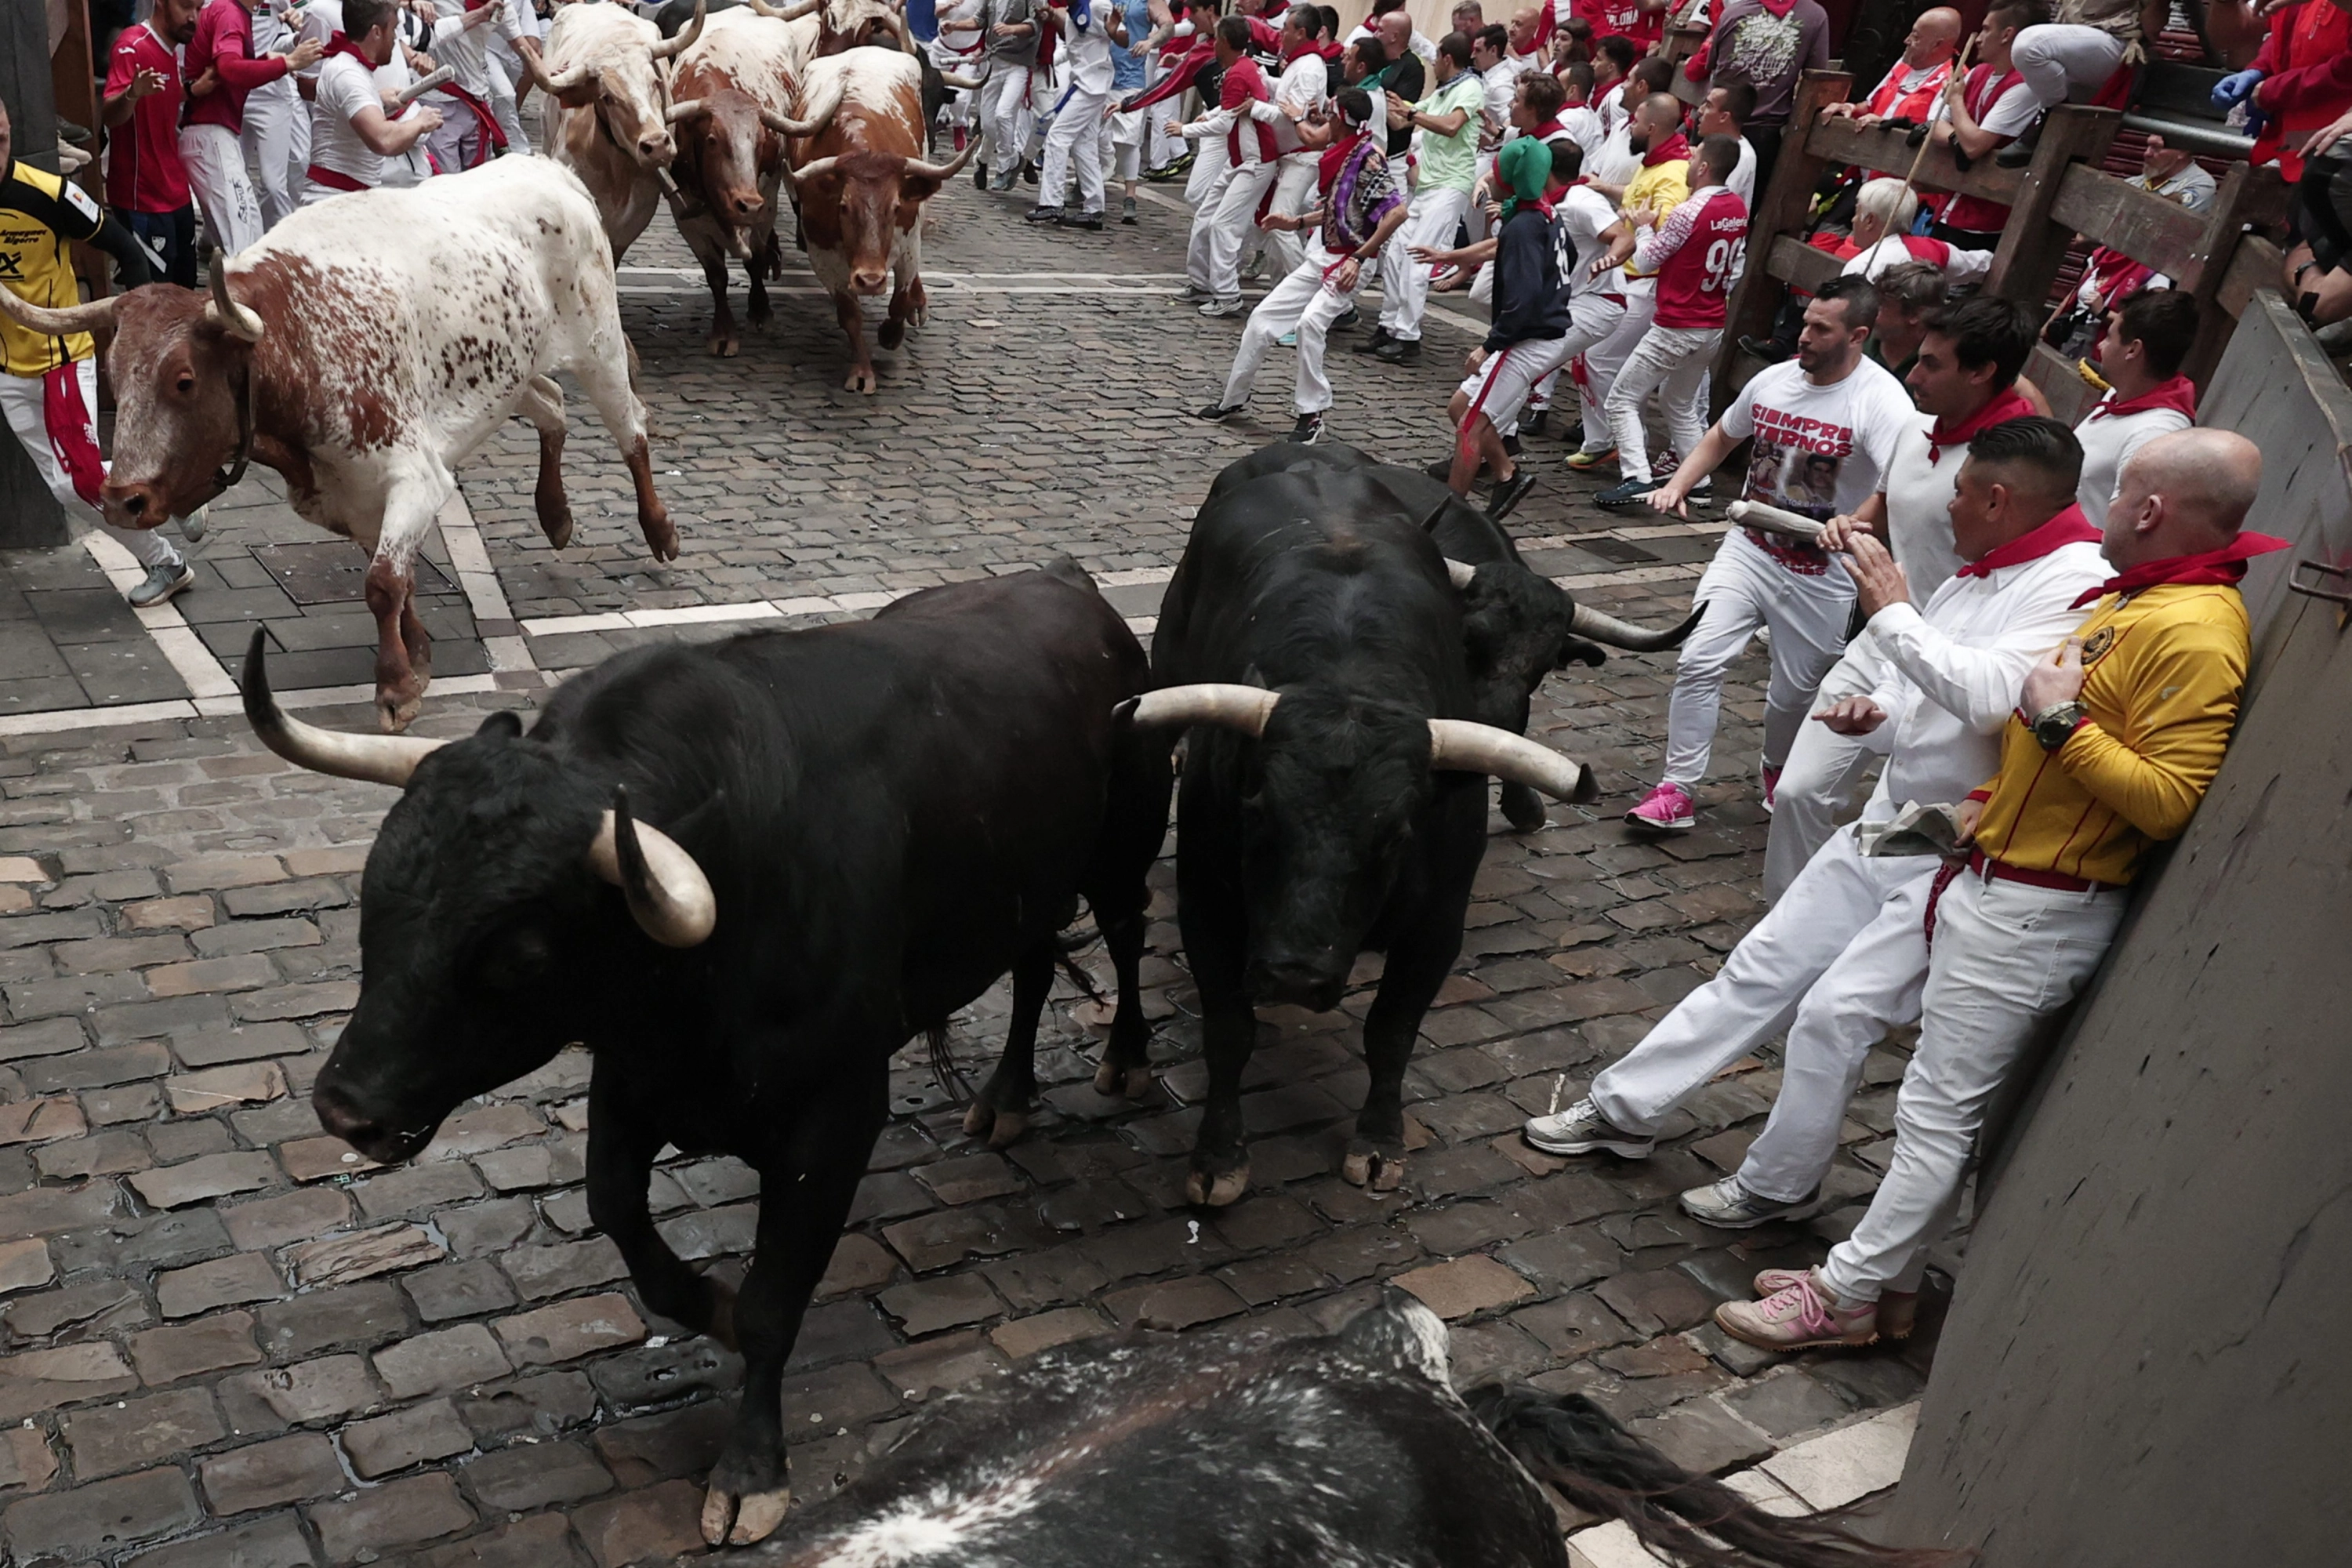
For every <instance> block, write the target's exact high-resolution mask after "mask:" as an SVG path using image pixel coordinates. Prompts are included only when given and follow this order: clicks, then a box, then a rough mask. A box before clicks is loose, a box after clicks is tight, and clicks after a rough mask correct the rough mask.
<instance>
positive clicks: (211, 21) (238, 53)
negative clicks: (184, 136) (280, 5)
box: [186, 0, 286, 132]
mask: <svg viewBox="0 0 2352 1568" xmlns="http://www.w3.org/2000/svg"><path fill="white" fill-rule="evenodd" d="M206 68H214V69H215V70H216V71H217V72H218V74H219V77H220V85H219V86H218V87H216V88H215V89H213V90H212V91H210V92H208V93H206V94H205V96H204V97H202V98H199V99H197V100H194V103H193V104H192V105H191V106H190V108H189V110H188V123H189V124H191V125H219V126H224V127H226V128H227V129H228V130H231V131H235V132H243V131H244V130H245V95H246V94H247V93H248V92H251V91H252V90H253V89H255V88H257V87H259V86H260V85H261V84H262V83H264V82H267V81H276V80H277V79H278V78H279V77H281V76H284V75H285V74H286V61H285V59H284V58H282V57H273V58H269V59H268V60H257V59H255V58H253V17H252V16H250V15H249V14H247V11H246V8H245V7H244V6H243V5H239V4H237V0H211V3H210V4H209V5H206V6H205V8H204V10H203V11H201V12H199V13H198V14H197V16H196V36H195V37H193V38H191V39H189V40H188V59H187V67H186V69H187V75H188V79H189V80H190V81H194V80H195V79H197V78H198V77H200V76H202V75H204V74H205V69H206Z"/></svg>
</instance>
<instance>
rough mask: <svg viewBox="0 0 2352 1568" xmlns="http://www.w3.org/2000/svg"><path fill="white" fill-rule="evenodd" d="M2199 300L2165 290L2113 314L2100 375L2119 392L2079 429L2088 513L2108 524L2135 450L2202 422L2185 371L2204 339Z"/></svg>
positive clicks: (2085, 512)
mask: <svg viewBox="0 0 2352 1568" xmlns="http://www.w3.org/2000/svg"><path fill="white" fill-rule="evenodd" d="M2197 324H2198V310H2197V299H2196V296H2194V295H2192V294H2188V293H2184V292H2182V291H2181V290H2179V289H2153V290H2151V291H2149V292H2147V293H2146V294H2142V295H2140V296H2139V297H2138V298H2137V299H2135V300H2131V301H2130V302H2128V303H2127V304H2126V305H2125V306H2124V307H2123V308H2122V309H2121V310H2112V311H2110V312H2108V315H2107V329H2106V335H2105V338H2104V339H2103V340H2102V341H2101V342H2100V344H2099V372H2100V374H2102V375H2104V376H2105V377H2106V380H2107V384H2108V386H2109V388H2110V389H2111V390H2110V391H2109V392H2108V393H2107V394H2106V395H2105V396H2104V397H2102V398H2100V399H2099V401H2098V402H2097V403H2095V404H2094V405H2092V406H2091V411H2090V412H2089V413H2087V414H2085V415H2084V416H2083V420H2082V423H2081V424H2079V425H2077V426H2075V427H2074V434H2075V436H2076V437H2078V438H2079V439H2080V440H2081V441H2082V443H2083V486H2082V498H2081V499H2082V503H2083V515H2084V516H2085V517H2087V518H2089V519H2090V520H2091V521H2092V522H2094V523H2095V524H2097V525H2099V526H2101V527H2105V524H2106V521H2107V507H2108V504H2109V503H2110V502H2111V501H2113V500H2114V499H2115V494H2116V485H2117V483H2118V482H2119V481H2120V480H2121V479H2122V477H2123V471H2124V465H2125V464H2126V463H2128V462H2130V461H2131V459H2132V456H2133V454H2134V453H2136V452H2137V451H2138V450H2139V449H2140V448H2141V447H2145V446H2147V444H2148V443H2149V442H2150V441H2153V440H2155V439H2156V438H2157V437H2159V436H2168V435H2170V434H2171V433H2172V432H2173V431H2175V430H2186V429H2187V428H2189V426H2191V425H2194V424H2195V423H2196V422H2197V386H2196V384H2195V383H2193V382H2191V381H2190V380H2189V378H2188V377H2187V376H2185V375H2183V374H2180V365H2181V362H2182V361H2184V360H2186V359H2187V358H2188V357H2189V350H2190V349H2191V348H2192V347H2194V346H2195V345H2196V342H2197Z"/></svg>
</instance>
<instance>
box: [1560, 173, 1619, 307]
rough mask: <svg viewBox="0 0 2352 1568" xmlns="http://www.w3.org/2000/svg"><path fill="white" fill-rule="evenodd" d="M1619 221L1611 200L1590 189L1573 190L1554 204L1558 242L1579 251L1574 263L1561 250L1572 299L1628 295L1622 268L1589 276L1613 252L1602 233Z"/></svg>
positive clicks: (1574, 187)
mask: <svg viewBox="0 0 2352 1568" xmlns="http://www.w3.org/2000/svg"><path fill="white" fill-rule="evenodd" d="M1616 221H1617V209H1616V208H1615V207H1613V206H1612V205H1609V198H1608V197H1607V196H1604V195H1601V193H1600V192H1599V191H1596V190H1594V189H1592V188H1591V186H1589V185H1570V186H1569V187H1568V189H1566V190H1564V191H1562V192H1561V193H1560V194H1559V201H1558V202H1556V203H1554V204H1553V205H1552V209H1551V222H1552V229H1553V232H1554V234H1555V236H1556V237H1557V240H1565V241H1567V243H1568V244H1569V245H1573V246H1574V247H1576V256H1575V258H1574V259H1573V260H1570V259H1569V258H1568V257H1567V255H1566V248H1565V247H1560V248H1561V256H1560V262H1559V270H1560V276H1561V277H1563V278H1565V279H1568V296H1569V298H1570V299H1571V300H1573V299H1576V298H1578V297H1579V296H1580V295H1585V294H1622V293H1623V292H1624V291H1625V274H1624V272H1623V271H1622V269H1620V268H1614V267H1612V268H1610V269H1609V270H1608V271H1606V272H1603V273H1602V274H1601V276H1600V277H1598V278H1588V277H1586V276H1585V273H1586V271H1587V270H1588V269H1589V268H1591V265H1592V263H1593V261H1594V260H1595V259H1596V258H1599V257H1600V255H1601V252H1603V251H1605V250H1607V249H1608V248H1609V247H1607V246H1605V245H1603V244H1601V230H1602V229H1604V228H1607V227H1609V226H1611V225H1612V224H1613V223H1615V222H1616ZM1557 240H1556V243H1557Z"/></svg>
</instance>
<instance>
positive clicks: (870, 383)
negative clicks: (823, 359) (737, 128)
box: [785, 47, 979, 393]
mask: <svg viewBox="0 0 2352 1568" xmlns="http://www.w3.org/2000/svg"><path fill="white" fill-rule="evenodd" d="M802 101H803V104H804V105H805V107H804V109H803V118H804V119H805V121H807V122H808V123H810V124H811V126H812V127H813V129H812V130H811V132H810V133H809V134H808V135H806V136H804V137H794V138H793V139H792V141H791V142H790V143H789V144H788V145H787V147H786V150H785V155H786V157H787V158H788V159H789V160H790V163H791V165H792V168H791V173H790V174H787V176H786V178H787V180H788V181H789V182H790V184H791V185H792V187H793V197H794V200H795V201H796V202H797V203H798V204H799V205H800V213H801V230H802V233H803V236H804V237H806V239H807V241H808V258H809V268H810V269H811V270H812V271H814V273H815V274H816V277H817V281H818V282H820V283H822V284H824V287H825V289H826V290H827V291H828V292H830V293H831V294H832V295H833V309H834V314H835V317H836V318H837V319H838V320H839V321H840V322H841V330H842V331H843V332H844V333H845V335H846V336H847V337H848V339H849V353H850V358H851V364H850V369H849V378H848V379H847V380H846V381H845V382H844V383H843V384H844V385H845V386H847V387H848V388H849V389H850V390H851V391H852V392H867V393H870V392H872V391H873V390H874V385H875V381H874V359H873V356H872V354H871V353H868V352H867V350H866V321H865V318H864V316H863V314H862V313H861V310H860V306H859V301H860V300H866V299H874V298H877V297H879V296H880V295H882V294H883V293H884V292H885V291H886V290H887V292H888V294H889V296H890V318H889V320H888V321H885V322H884V323H883V324H882V331H881V333H880V337H881V340H882V346H883V347H884V348H886V349H895V348H897V347H898V345H899V343H901V342H904V341H905V340H906V336H907V329H908V327H909V326H917V325H919V324H921V322H922V320H923V316H924V313H925V310H926V309H927V308H928V302H927V300H926V299H925V297H924V294H923V279H922V267H923V244H922V225H923V204H924V203H925V202H927V201H929V199H930V198H931V197H932V196H934V195H938V194H939V190H940V186H941V185H943V184H946V183H947V182H948V181H950V180H951V179H953V178H955V176H956V173H957V171H958V170H960V169H961V168H962V167H963V166H964V164H965V163H968V162H969V161H970V160H971V155H972V153H973V152H974V151H975V150H976V149H977V148H978V146H979V143H978V142H976V141H975V142H969V143H967V144H966V145H965V147H964V150H963V151H962V152H961V153H957V154H956V156H955V161H954V162H953V163H947V164H944V165H941V164H938V163H925V162H924V161H923V153H924V152H925V150H926V143H927V138H926V136H925V134H924V125H923V71H922V67H921V66H920V65H919V64H918V63H917V61H916V60H915V58H914V57H913V56H911V55H907V54H902V53H900V52H898V50H896V49H880V48H871V47H861V48H855V49H848V50H845V51H844V52H843V53H841V54H837V55H827V56H824V57H822V58H818V59H815V60H813V61H811V62H810V64H809V68H808V74H807V77H806V78H805V80H804V85H803V99H802Z"/></svg>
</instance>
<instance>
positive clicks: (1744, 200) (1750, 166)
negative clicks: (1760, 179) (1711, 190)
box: [1723, 136, 1756, 212]
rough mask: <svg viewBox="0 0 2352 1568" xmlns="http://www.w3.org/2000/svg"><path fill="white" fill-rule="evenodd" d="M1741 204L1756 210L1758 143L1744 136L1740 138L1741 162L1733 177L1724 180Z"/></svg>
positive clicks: (1732, 172) (1732, 173)
mask: <svg viewBox="0 0 2352 1568" xmlns="http://www.w3.org/2000/svg"><path fill="white" fill-rule="evenodd" d="M1723 183H1724V185H1725V187H1726V188H1727V189H1728V190H1729V191H1730V192H1731V194H1732V195H1735V196H1738V198H1739V205H1741V206H1744V207H1746V208H1747V209H1748V211H1749V212H1754V211H1755V210H1756V144H1755V143H1754V142H1750V141H1748V138H1747V137H1745V136H1742V137H1741V138H1740V139H1739V163H1738V167H1736V168H1734V169H1733V170H1732V171H1731V178H1729V179H1727V180H1726V181H1724V182H1723Z"/></svg>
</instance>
